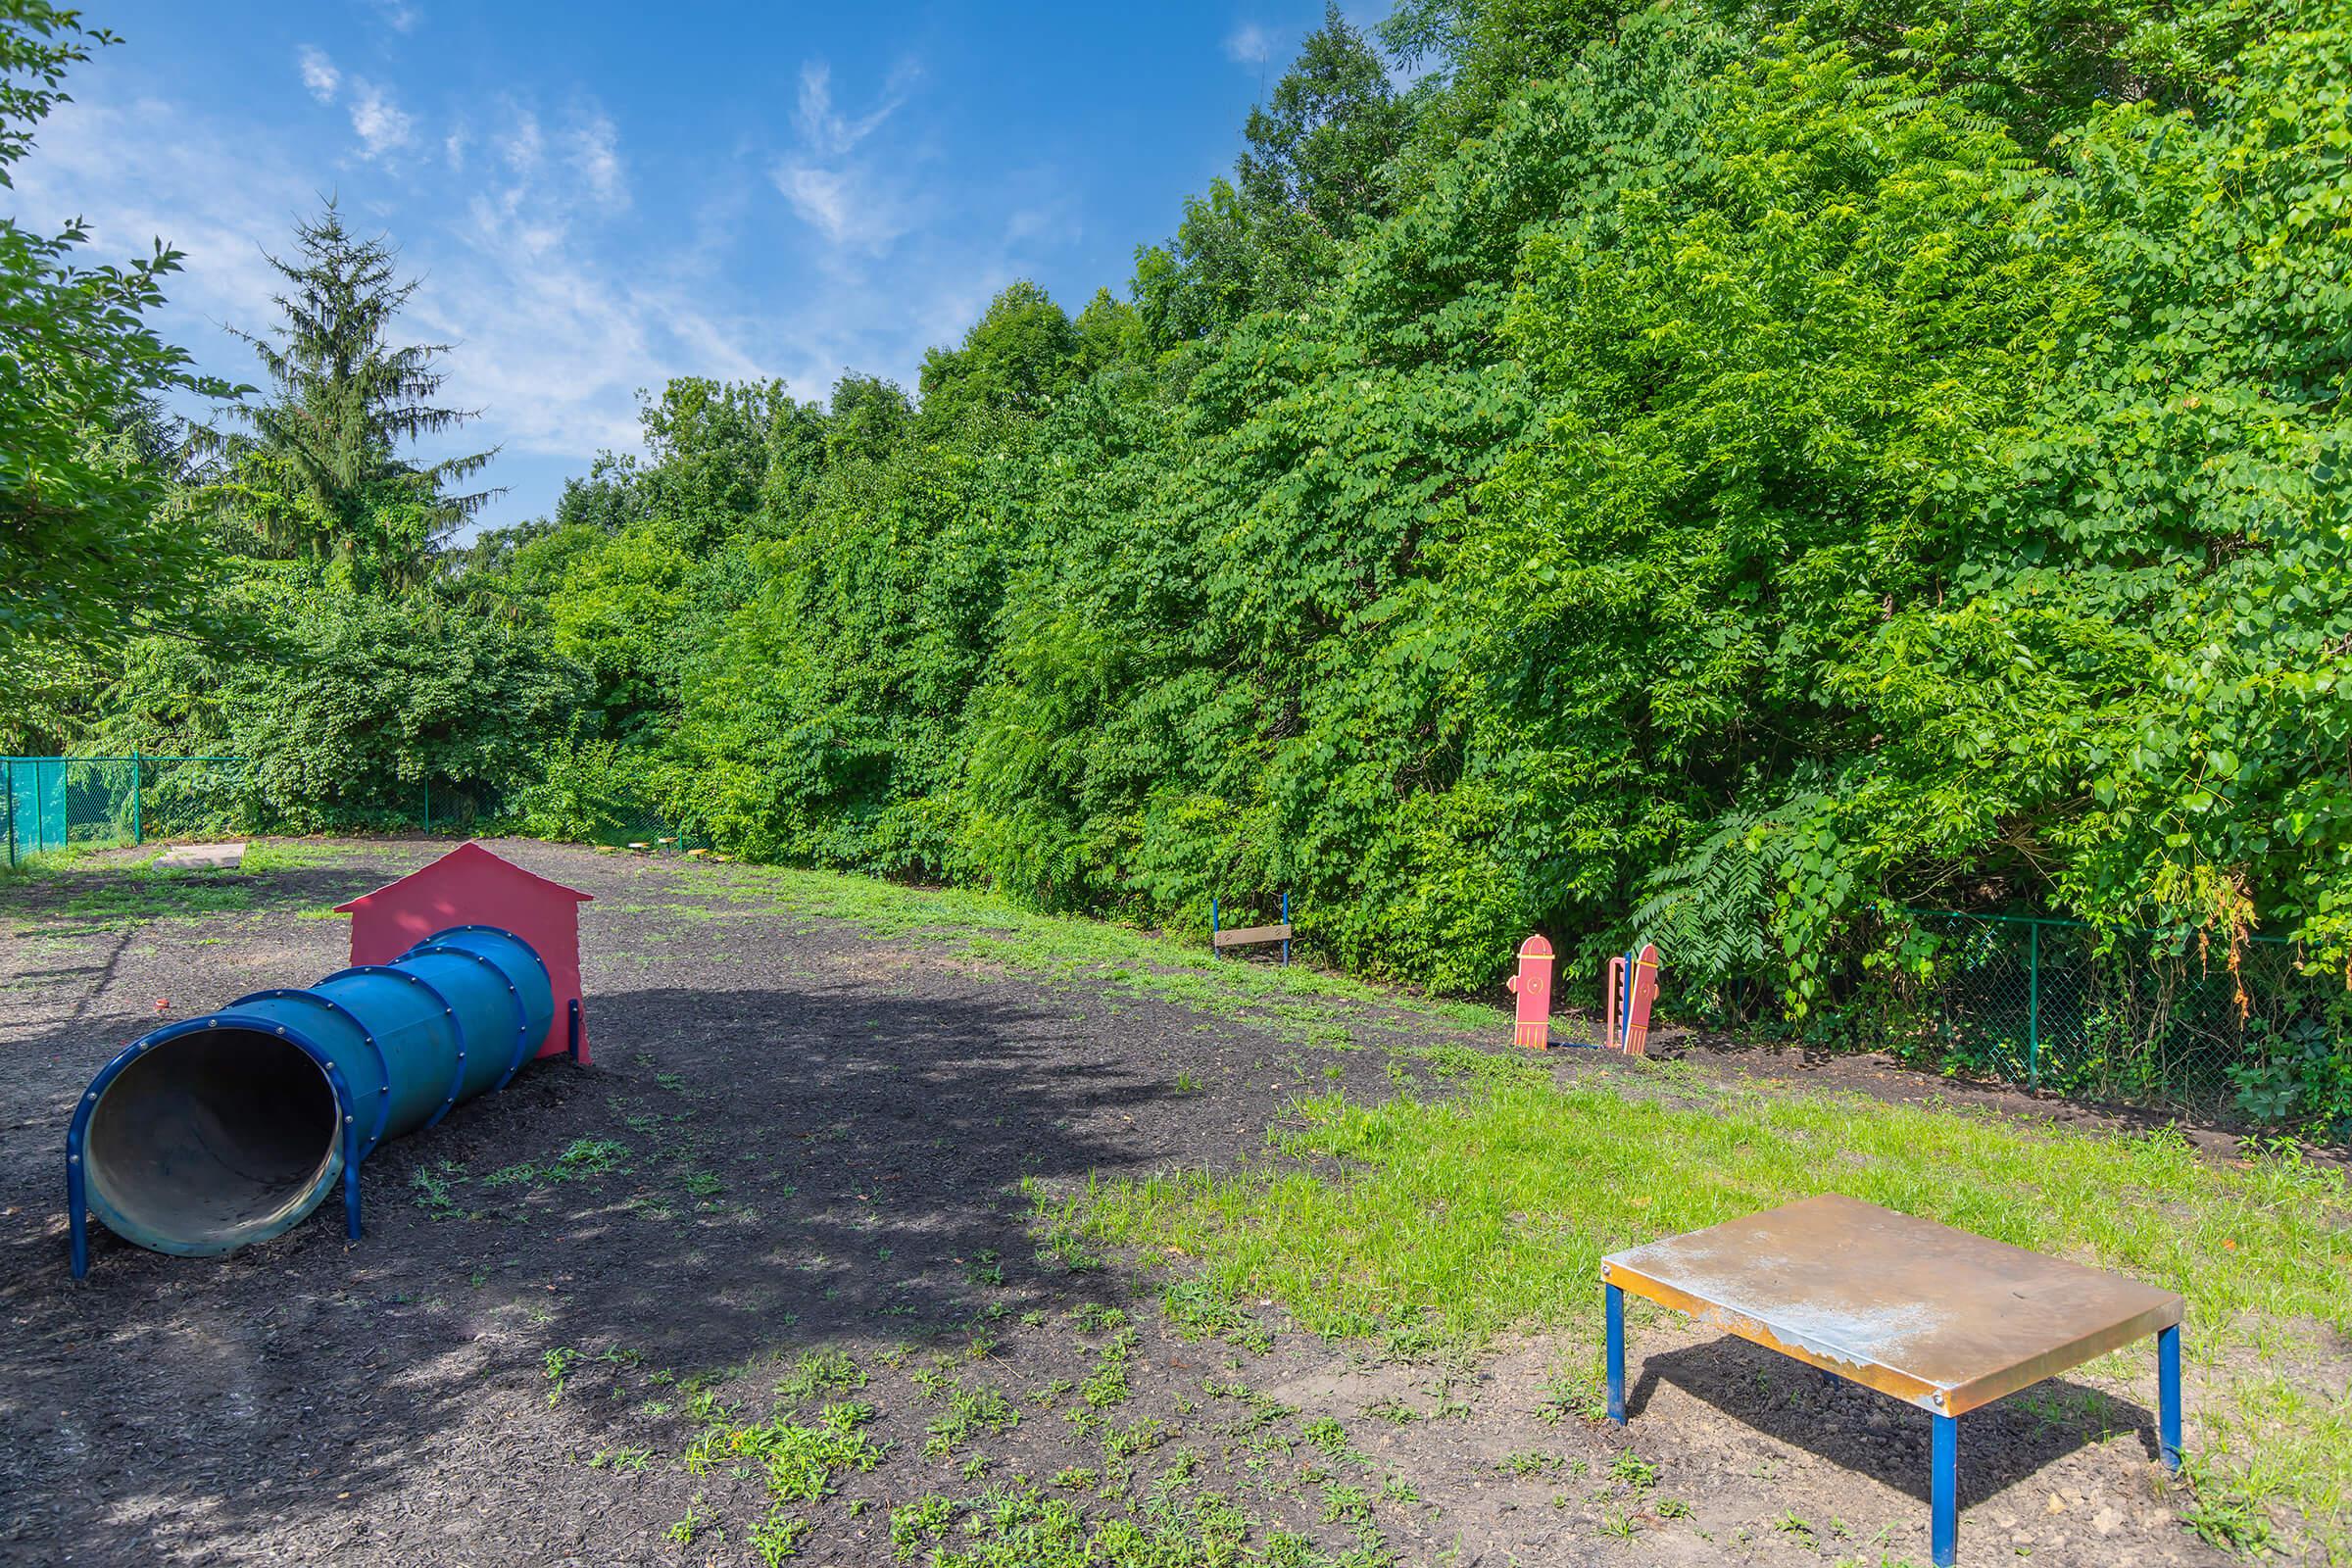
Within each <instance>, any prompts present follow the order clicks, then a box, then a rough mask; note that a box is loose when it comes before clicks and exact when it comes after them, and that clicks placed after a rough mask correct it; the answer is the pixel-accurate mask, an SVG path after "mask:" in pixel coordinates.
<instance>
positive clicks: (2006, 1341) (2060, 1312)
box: [1600, 1193, 2182, 1415]
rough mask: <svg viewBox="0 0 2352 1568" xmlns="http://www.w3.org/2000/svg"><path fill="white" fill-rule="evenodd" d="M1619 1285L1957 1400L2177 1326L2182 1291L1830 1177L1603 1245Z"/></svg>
mask: <svg viewBox="0 0 2352 1568" xmlns="http://www.w3.org/2000/svg"><path fill="white" fill-rule="evenodd" d="M1600 1272H1601V1278H1602V1280H1604V1281H1605V1282H1606V1283H1608V1284H1610V1285H1614V1286H1617V1287H1618V1288H1620V1289H1622V1290H1627V1291H1631V1292H1633V1293H1634V1294H1635V1295H1637V1296H1643V1297H1647V1298H1648V1299H1651V1300H1653V1301H1657V1302H1660V1303H1661V1304H1663V1305H1666V1306H1671V1307H1675V1308H1677V1309H1678V1310H1681V1311H1685V1312H1689V1313H1691V1315H1692V1316H1694V1317H1696V1318H1698V1319H1699V1320H1701V1321H1702V1322H1706V1323H1709V1324H1712V1325H1713V1326H1715V1327H1717V1328H1721V1329H1723V1330H1725V1331H1727V1332H1729V1333H1733V1334H1737V1335H1739V1336H1740V1338H1742V1339H1747V1340H1753V1341H1754V1342H1755V1343H1757V1344H1758V1345H1762V1346H1765V1347H1767V1348H1771V1349H1775V1350H1779V1351H1781V1352H1782V1353H1783V1354H1786V1355H1790V1356H1794V1357H1795V1358H1796V1359H1797V1360H1800V1361H1804V1362H1807V1363H1809V1364H1810V1365H1813V1366H1817V1367H1820V1368H1822V1369H1823V1370H1824V1371H1829V1372H1835V1373H1837V1374H1838V1375H1839V1376H1841V1377H1846V1378H1851V1379H1853V1380H1854V1381H1855V1382H1857V1383H1862V1384H1866V1385H1868V1386H1869V1387H1871V1388H1874V1389H1879V1390H1881V1391H1883V1392H1885V1393H1887V1394H1891V1395H1893V1396H1895V1397H1897V1398H1901V1399H1907V1400H1909V1401H1910V1402H1911V1403H1913V1404H1916V1405H1919V1406H1921V1407H1922V1408H1924V1409H1928V1410H1933V1411H1935V1412H1936V1414H1938V1415H1959V1414H1960V1413H1961V1412H1963V1411H1965V1410H1973V1409H1975V1408H1977V1407H1978V1406H1979V1405H1985V1404H1989V1403H1991V1402H1992V1401H1993V1400H1995V1399H1997V1398H1999V1397H2002V1396H2003V1395H2006V1394H2014V1393H2016V1392H2017V1391H2018V1390H2020V1389H2024V1388H2030V1387H2032V1386H2033V1385H2034V1384H2036V1383H2038V1382H2040V1381H2041V1380H2042V1379H2043V1378H2046V1377H2051V1376H2054V1375H2056V1374H2057V1373H2060V1372H2063V1371H2065V1370H2066V1369H2067V1368H2069V1367H2073V1366H2079V1365H2081V1364H2082V1362H2084V1361H2088V1360H2090V1359H2092V1358H2093V1357H2095V1356H2100V1355H2104V1354H2106V1353H2107V1352H2108V1351H2109V1350H2113V1349H2116V1348H2120V1347H2122V1346H2125V1345H2129V1344H2130V1343H2131V1342H2132V1341H2133V1340H2137V1339H2140V1338H2142V1337H2144V1336H2147V1335H2150V1334H2154V1333H2157V1332H2158V1331H2159V1330H2162V1329H2167V1328H2172V1327H2174V1326H2175V1325H2177V1324H2179V1323H2180V1316H2181V1310H2182V1302H2181V1299H2180V1297H2179V1296H2177V1295H2175V1294H2174V1293H2173V1292H2171V1291H2160V1290H2157V1289H2155V1288H2154V1287H2153V1286H2148V1285H2142V1284H2140V1283H2139V1282H2138V1281H2136V1280H2129V1279H2125V1278H2124V1277H2123V1276H2121V1275H2118V1274H2110V1273H2107V1272H2106V1271H2104V1270H2102V1269H2095V1268H2085V1267H2083V1266H2082V1264H2080V1263H2068V1262H2064V1261H2061V1260H2060V1259H2058V1258H2054V1257H2044V1256H2043V1255H2042V1254H2040V1253H2039V1252H2033V1251H2028V1250H2026V1249H2024V1248H2022V1247H2012V1246H2010V1245H2009V1244H2008V1243H2006V1242H1995V1241H1988V1240H1986V1239H1985V1238H1984V1237H1982V1236H1972V1235H1970V1234H1969V1233H1968V1232H1966V1231H1957V1230H1953V1229H1951V1228H1950V1227H1949V1226H1945V1225H1938V1224H1936V1223H1935V1222H1934V1221H1932V1220H1924V1219H1915V1218H1913V1217H1912V1216H1911V1215H1908V1214H1900V1213H1896V1212H1895V1211H1894V1210H1893V1209H1889V1208H1881V1207H1879V1206H1878V1205H1877V1204H1876V1203H1866V1202H1863V1201H1861V1200H1859V1199H1854V1198H1847V1197H1844V1196H1843V1195H1841V1194H1836V1193H1829V1194H1824V1195H1823V1196H1821V1197H1819V1198H1808V1199H1804V1200H1802V1201H1798V1202H1794V1203H1789V1204H1787V1205H1785V1206H1784V1207H1781V1208H1775V1209H1769V1210H1767V1211H1766V1212H1764V1213H1761V1214H1751V1215H1749V1216H1747V1217H1746V1218H1744V1219H1736V1220H1730V1221H1727V1222H1726V1223H1724V1224H1721V1225H1714V1226H1710V1227H1708V1228H1707V1229H1705V1230H1702V1231H1691V1232H1690V1233H1689V1234H1687V1235H1683V1236H1672V1237H1668V1238H1666V1239H1665V1240H1664V1241H1658V1242H1651V1243H1649V1244H1648V1245H1646V1246H1643V1247H1637V1248H1633V1249H1631V1250H1627V1251H1623V1252H1615V1253H1612V1254H1610V1255H1609V1256H1608V1257H1605V1258H1603V1259H1601V1265H1600Z"/></svg>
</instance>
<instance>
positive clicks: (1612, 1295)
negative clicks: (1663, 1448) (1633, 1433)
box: [1601, 1285, 1625, 1426]
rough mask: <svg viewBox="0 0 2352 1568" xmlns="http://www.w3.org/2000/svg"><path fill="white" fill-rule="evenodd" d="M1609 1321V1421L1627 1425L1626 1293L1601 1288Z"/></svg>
mask: <svg viewBox="0 0 2352 1568" xmlns="http://www.w3.org/2000/svg"><path fill="white" fill-rule="evenodd" d="M1601 1291H1602V1299H1603V1301H1604V1302H1605V1304H1606V1316H1607V1317H1608V1320H1609V1419H1610V1420H1612V1421H1614V1422H1616V1423H1617V1424H1618V1425H1619V1426H1623V1425H1625V1292H1623V1291H1621V1290H1619V1289H1618V1288H1617V1287H1616V1286H1614V1285H1604V1286H1602V1287H1601Z"/></svg>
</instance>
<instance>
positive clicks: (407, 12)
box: [374, 0, 424, 32]
mask: <svg viewBox="0 0 2352 1568" xmlns="http://www.w3.org/2000/svg"><path fill="white" fill-rule="evenodd" d="M374 5H375V14H376V15H377V16H379V17H381V18H382V19H383V21H384V25H385V26H387V27H390V28H391V29H392V30H393V31H394V32H415V31H416V30H417V24H418V23H420V22H422V21H423V20H424V13H423V12H422V11H420V10H418V9H417V7H415V6H413V5H410V4H409V3H408V0H374Z"/></svg>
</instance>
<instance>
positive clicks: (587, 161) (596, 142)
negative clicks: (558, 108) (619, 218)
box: [569, 112, 629, 208]
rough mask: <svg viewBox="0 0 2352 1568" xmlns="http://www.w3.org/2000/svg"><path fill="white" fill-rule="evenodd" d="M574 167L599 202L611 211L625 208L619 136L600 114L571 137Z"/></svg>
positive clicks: (591, 116)
mask: <svg viewBox="0 0 2352 1568" xmlns="http://www.w3.org/2000/svg"><path fill="white" fill-rule="evenodd" d="M569 139H570V144H571V167H572V168H573V169H574V170H576V171H577V172H578V173H579V175H580V178H581V179H583V180H584V181H586V182H587V185H588V189H589V191H590V193H591V194H593V195H594V196H595V197H596V199H597V201H598V202H600V203H601V204H603V205H604V206H606V207H608V208H619V207H626V206H627V205H628V202H629V187H628V179H627V176H626V175H625V174H624V173H623V172H622V171H621V166H620V132H619V131H618V130H617V129H615V128H614V126H613V122H612V121H611V120H610V119H608V118H607V117H606V116H605V115H604V114H602V113H601V112H591V113H590V114H589V115H588V116H587V117H586V118H585V119H584V120H582V121H581V122H580V123H579V124H578V125H576V126H574V127H573V128H572V130H571V133H570V138H569Z"/></svg>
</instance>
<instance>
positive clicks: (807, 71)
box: [793, 60, 917, 157]
mask: <svg viewBox="0 0 2352 1568" xmlns="http://www.w3.org/2000/svg"><path fill="white" fill-rule="evenodd" d="M916 73H917V70H916V68H914V67H912V66H909V65H901V66H900V67H899V68H898V69H897V70H896V71H894V72H892V73H891V77H890V81H889V83H888V85H887V86H886V87H885V88H884V89H883V96H882V101H881V102H880V103H879V104H876V105H875V106H874V107H873V108H872V109H870V110H868V111H867V112H866V113H864V114H862V115H859V116H858V118H856V119H855V120H853V119H851V118H849V117H848V116H846V115H844V114H842V113H841V112H840V111H839V110H837V109H835V108H834V107H833V68H832V67H830V66H828V65H826V64H825V63H824V62H823V61H821V60H812V61H809V63H808V64H806V65H804V66H802V67H801V97H800V103H799V105H798V107H797V108H796V109H795V110H794V113H793V123H794V124H795V125H796V126H798V127H799V129H800V132H801V140H802V141H803V142H804V143H806V144H807V145H808V147H809V150H810V151H812V152H814V153H816V154H817V155H819V156H820V157H838V156H840V155H841V154H843V153H847V152H851V151H854V150H855V149H856V148H857V146H858V143H859V142H861V141H863V140H865V138H866V137H868V136H870V135H872V134H873V133H874V132H875V131H877V130H879V129H881V128H882V125H883V123H884V122H886V121H888V120H889V119H890V117H891V116H892V115H895V114H897V113H898V112H899V109H900V107H901V106H902V105H904V104H905V103H906V101H907V85H908V84H909V82H910V81H911V80H912V78H913V76H914V75H915V74H916Z"/></svg>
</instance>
